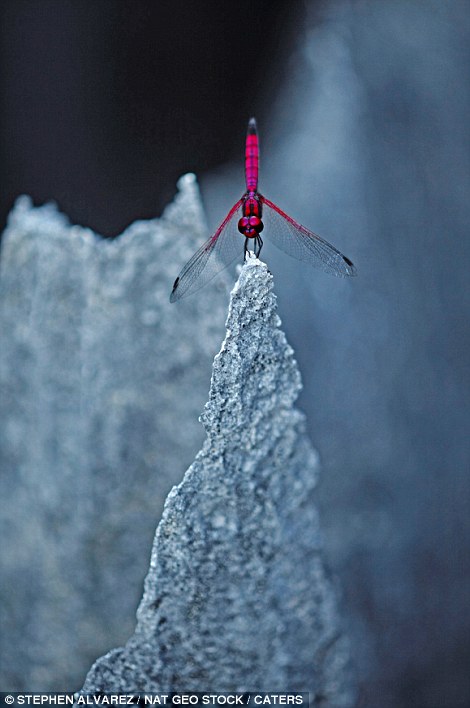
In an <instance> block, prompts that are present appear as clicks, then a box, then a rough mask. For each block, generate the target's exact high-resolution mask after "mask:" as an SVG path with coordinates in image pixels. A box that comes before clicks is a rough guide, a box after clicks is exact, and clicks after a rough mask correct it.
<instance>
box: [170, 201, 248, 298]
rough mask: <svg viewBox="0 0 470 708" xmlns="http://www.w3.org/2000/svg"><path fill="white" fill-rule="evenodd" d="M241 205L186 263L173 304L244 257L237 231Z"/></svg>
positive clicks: (241, 242) (239, 204)
mask: <svg viewBox="0 0 470 708" xmlns="http://www.w3.org/2000/svg"><path fill="white" fill-rule="evenodd" d="M241 205H242V199H239V200H238V202H237V203H236V204H234V205H233V207H232V208H231V209H230V211H229V213H228V214H227V216H226V217H225V219H224V220H223V222H222V223H221V224H220V226H219V228H218V229H217V231H216V232H215V234H214V235H213V236H211V237H210V238H209V239H208V240H207V241H206V242H205V243H203V245H202V246H201V248H200V249H199V250H198V251H196V253H195V254H194V256H193V257H192V258H191V259H190V260H189V261H188V262H187V263H186V265H185V266H184V268H183V270H182V271H181V273H180V274H179V276H178V277H177V278H176V280H175V282H174V285H173V290H172V292H171V295H170V302H176V300H180V299H181V298H183V297H187V296H188V295H192V293H194V292H196V291H197V290H200V289H201V288H203V287H204V285H206V284H207V283H208V282H209V281H210V280H212V278H214V277H215V276H216V275H217V273H220V271H221V270H223V269H224V268H227V266H229V265H230V263H232V262H233V261H234V260H235V258H236V257H237V256H241V255H242V254H243V241H242V240H241V237H240V233H239V232H238V228H237V226H238V217H239V214H238V210H239V209H240V207H241Z"/></svg>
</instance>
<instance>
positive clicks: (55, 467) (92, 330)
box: [0, 175, 243, 691]
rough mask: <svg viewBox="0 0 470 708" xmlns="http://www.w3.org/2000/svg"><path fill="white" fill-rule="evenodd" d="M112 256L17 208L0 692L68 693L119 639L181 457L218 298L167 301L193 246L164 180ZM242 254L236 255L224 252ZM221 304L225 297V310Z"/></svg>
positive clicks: (190, 183)
mask: <svg viewBox="0 0 470 708" xmlns="http://www.w3.org/2000/svg"><path fill="white" fill-rule="evenodd" d="M179 188H180V193H179V195H178V196H177V197H176V199H175V202H174V203H173V204H172V205H171V206H170V207H168V208H167V209H166V211H165V213H164V215H163V217H162V218H161V219H155V220H153V221H147V222H144V221H142V222H137V223H135V224H134V225H132V226H131V227H129V229H127V230H126V231H125V233H123V234H122V235H121V236H120V237H119V238H118V239H115V240H114V241H112V242H111V241H104V240H102V239H100V238H98V237H96V236H95V235H94V234H93V233H92V232H91V231H90V230H88V229H83V228H80V227H77V226H71V225H70V224H69V223H68V221H67V219H66V218H65V217H64V216H63V215H61V214H60V213H59V212H58V211H57V209H56V208H55V207H54V206H53V205H48V206H44V207H40V208H33V207H32V205H31V202H30V200H29V199H27V198H24V197H23V198H21V199H20V200H18V202H17V204H16V206H15V208H14V210H13V211H12V213H11V215H10V218H9V223H8V228H7V230H6V232H5V234H4V240H3V245H2V252H1V264H0V267H1V276H0V332H1V335H0V336H1V346H0V386H1V390H2V395H1V397H0V469H1V499H2V505H1V512H0V517H1V518H0V523H1V529H2V538H3V545H2V553H1V557H0V564H1V568H0V571H1V572H0V578H1V580H0V582H1V586H0V587H1V598H2V601H1V626H2V633H1V637H2V638H1V642H2V660H1V666H2V669H1V685H2V686H3V687H4V689H5V690H6V689H9V690H42V691H44V690H54V689H55V690H63V689H64V688H65V687H67V688H68V689H69V690H70V689H73V688H78V687H79V686H80V684H81V682H82V681H83V676H84V675H85V672H86V671H87V669H88V668H89V666H90V663H91V662H92V661H93V660H94V659H95V658H96V656H98V655H99V654H101V653H103V652H104V651H107V650H108V649H109V648H110V647H112V646H116V644H118V643H122V642H124V641H126V639H127V638H128V637H129V635H130V634H131V632H132V630H133V627H134V622H133V618H134V616H135V611H136V608H137V604H138V600H139V598H140V597H141V594H142V584H143V580H144V577H145V572H146V570H147V561H148V559H147V557H146V551H145V549H146V548H149V547H150V544H151V540H152V537H153V534H154V530H155V521H156V519H158V517H159V514H160V512H161V509H162V507H163V501H164V499H165V497H166V495H167V493H168V491H169V489H170V488H171V486H172V485H173V484H175V483H176V482H177V481H179V480H180V479H181V478H182V475H183V473H184V471H185V469H186V468H187V466H188V465H189V463H190V462H191V460H193V459H194V455H195V453H196V452H197V450H198V449H199V447H200V445H201V443H202V439H203V431H202V430H201V426H200V425H199V423H198V421H197V418H198V415H199V414H200V411H201V408H202V406H203V405H204V401H205V400H206V398H207V388H208V380H209V376H210V367H211V362H212V359H213V357H214V354H215V353H216V351H217V348H218V346H219V343H220V339H221V337H222V333H223V323H224V319H225V314H226V302H227V300H228V289H227V279H225V280H224V277H223V276H221V277H219V278H218V279H217V282H215V283H213V284H211V285H209V286H208V287H207V288H206V289H205V290H204V291H202V292H201V293H200V294H199V296H198V297H197V298H190V299H189V300H187V301H185V302H183V303H181V304H179V305H178V308H177V309H176V308H175V306H174V305H170V303H169V301H168V297H169V293H170V290H171V285H172V282H173V280H174V278H175V277H176V275H177V273H178V272H179V270H180V268H181V266H182V265H183V264H184V263H185V262H186V261H187V259H188V258H189V257H190V255H191V254H192V252H193V251H194V250H196V247H197V246H198V245H199V244H200V243H201V242H202V241H203V239H204V238H206V237H207V234H206V229H205V224H204V219H203V214H202V209H201V204H200V198H199V194H198V189H197V185H196V182H195V179H194V177H193V176H192V175H187V176H186V177H184V178H182V180H181V181H180V183H179ZM242 251H243V248H242V247H241V254H242ZM225 293H226V296H225Z"/></svg>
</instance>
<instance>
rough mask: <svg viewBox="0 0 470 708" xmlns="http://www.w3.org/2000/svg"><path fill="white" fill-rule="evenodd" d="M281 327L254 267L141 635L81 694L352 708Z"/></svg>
mask: <svg viewBox="0 0 470 708" xmlns="http://www.w3.org/2000/svg"><path fill="white" fill-rule="evenodd" d="M279 325H280V320H279V317H278V315H277V313H276V298H275V295H274V294H273V292H272V276H271V274H270V273H269V271H268V270H267V268H266V266H265V265H264V264H263V263H261V262H260V261H259V260H257V259H255V258H254V257H251V258H250V259H249V260H248V261H247V262H246V263H245V266H244V267H243V269H242V272H241V275H240V278H239V280H238V283H237V284H236V286H235V288H234V290H233V292H232V297H231V303H230V310H229V315H228V320H227V334H226V337H225V341H224V343H223V345H222V348H221V351H220V353H219V354H218V355H217V356H216V358H215V361H214V366H213V372H212V382H211V389H210V394H209V402H208V403H207V404H206V407H205V411H204V414H203V416H202V419H201V420H202V422H203V425H204V428H205V430H206V434H207V437H206V440H205V442H204V445H203V447H202V449H201V451H200V452H199V454H198V455H197V457H196V459H195V461H194V463H193V464H192V465H191V467H190V468H189V469H188V471H187V473H186V475H185V477H184V479H183V481H182V482H181V484H180V485H179V486H177V487H174V488H173V490H172V491H171V492H170V494H169V496H168V498H167V501H166V503H165V508H164V512H163V516H162V520H161V522H160V524H159V526H158V529H157V533H156V537H155V541H154V546H153V551H152V557H151V563H150V570H149V573H148V576H147V579H146V582H145V593H144V597H143V600H142V603H141V605H140V608H139V611H138V623H137V628H136V632H135V634H134V636H133V637H132V638H131V639H130V640H129V642H128V643H127V645H126V646H125V647H123V648H120V649H116V650H114V651H112V652H110V653H109V654H108V655H107V656H105V657H102V658H101V659H99V660H98V661H97V663H96V664H95V665H94V666H93V667H92V669H91V671H90V673H89V674H88V677H87V680H86V682H85V685H84V687H83V691H84V692H86V693H90V692H96V691H104V692H118V691H119V692H126V693H129V692H132V691H147V692H151V691H155V692H159V691H160V692H161V691H165V692H168V691H181V690H191V691H198V690H199V691H203V690H240V691H242V690H250V689H253V688H256V689H258V690H288V689H291V690H309V691H310V692H311V693H312V694H314V696H315V698H316V700H317V701H318V702H319V703H320V702H321V705H325V706H350V705H352V704H353V702H354V701H353V689H352V681H351V674H350V670H349V662H348V649H347V645H346V642H345V639H344V637H343V635H342V633H341V631H340V629H339V621H338V616H337V610H336V602H335V592H334V588H333V585H332V582H331V580H330V579H329V577H328V574H327V572H326V571H325V567H324V564H323V560H322V550H321V540H320V531H319V523H318V516H317V511H316V507H315V501H314V496H313V491H314V487H315V483H316V479H317V474H318V460H317V454H316V452H315V451H314V450H313V448H312V446H311V444H310V442H309V440H308V438H307V437H306V435H305V420H304V416H303V414H302V413H300V412H299V411H298V410H297V409H296V408H295V407H294V402H295V400H296V398H297V396H298V393H299V391H300V388H301V382H300V374H299V371H298V368H297V364H296V362H295V360H294V356H293V350H292V349H291V347H290V346H289V345H288V344H287V341H286V338H285V335H284V333H283V332H282V331H281V330H280V329H279ZM122 582H123V580H122V579H118V580H117V583H118V585H121V584H122Z"/></svg>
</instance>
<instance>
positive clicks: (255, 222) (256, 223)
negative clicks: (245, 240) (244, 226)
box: [250, 216, 264, 233]
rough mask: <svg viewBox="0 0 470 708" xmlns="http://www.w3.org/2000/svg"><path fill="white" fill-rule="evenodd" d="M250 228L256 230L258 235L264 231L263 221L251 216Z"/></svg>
mask: <svg viewBox="0 0 470 708" xmlns="http://www.w3.org/2000/svg"><path fill="white" fill-rule="evenodd" d="M250 226H251V228H253V229H255V230H256V231H257V232H258V233H260V231H262V230H263V229H264V224H263V222H262V221H261V219H260V218H259V217H257V216H250Z"/></svg>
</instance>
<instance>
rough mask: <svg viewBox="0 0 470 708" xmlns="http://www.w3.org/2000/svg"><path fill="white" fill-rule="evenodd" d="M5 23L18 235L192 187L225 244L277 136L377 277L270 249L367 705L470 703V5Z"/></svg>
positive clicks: (283, 184)
mask: <svg viewBox="0 0 470 708" xmlns="http://www.w3.org/2000/svg"><path fill="white" fill-rule="evenodd" d="M0 19H1V22H0V32H1V46H0V52H1V61H0V65H1V111H0V120H1V130H0V158H1V170H2V174H1V177H2V180H1V184H2V189H1V192H0V211H1V215H0V218H1V222H2V228H3V226H4V224H5V223H6V218H7V214H8V212H9V210H10V209H11V208H12V206H13V203H14V200H15V199H16V197H17V196H18V195H20V194H24V193H26V194H29V195H31V197H32V198H33V200H34V202H35V203H36V204H42V203H43V202H45V201H48V200H51V199H53V200H55V201H57V202H58V204H59V207H60V209H61V210H62V211H63V212H64V213H65V214H66V215H67V216H68V217H69V218H70V219H71V221H72V222H73V223H76V224H81V225H84V226H88V227H90V228H92V229H93V230H94V231H96V232H97V233H99V234H101V235H102V236H105V237H116V236H118V235H119V234H120V233H121V232H122V231H123V230H124V229H125V227H126V226H127V225H128V224H130V223H132V222H133V221H135V220H140V219H149V218H154V217H155V216H158V215H159V214H160V213H161V211H162V209H163V208H164V206H165V205H166V204H167V203H168V202H169V201H170V200H171V199H172V197H173V195H174V193H175V184H176V181H177V179H178V177H179V176H180V175H181V174H183V173H185V172H188V171H193V172H195V173H196V174H197V176H198V179H199V180H200V183H201V187H202V193H203V198H204V203H205V207H206V211H207V217H208V222H209V225H210V227H214V228H215V226H216V225H217V223H218V222H219V221H220V220H221V219H222V218H223V217H224V216H225V213H226V212H227V211H228V209H229V208H230V207H231V205H232V203H233V202H235V201H236V199H238V197H239V196H240V194H241V192H242V191H243V188H244V184H243V146H244V134H245V129H246V121H247V119H248V118H249V117H250V115H256V117H257V119H258V126H259V130H260V138H261V151H262V152H261V181H260V190H261V192H262V193H265V194H266V196H268V197H269V198H271V199H272V200H273V201H275V202H277V203H278V204H279V205H280V206H281V208H283V209H284V210H286V211H287V212H288V213H290V214H291V215H292V216H293V217H294V218H297V219H299V220H300V221H302V222H303V223H305V224H306V225H307V226H309V227H310V228H312V229H314V230H315V231H317V232H318V233H320V234H321V235H323V236H324V237H325V238H327V239H328V240H329V241H331V242H332V243H334V244H335V245H336V246H337V247H339V248H340V249H341V250H342V251H343V252H344V253H345V254H346V255H347V256H349V257H350V258H351V259H352V260H353V261H354V262H355V264H356V265H357V268H358V271H359V276H358V278H357V279H355V280H354V281H353V282H346V281H338V280H336V279H333V278H331V277H329V276H327V275H325V274H323V273H321V272H317V271H314V272H313V271H311V270H309V269H308V267H307V266H305V267H304V266H303V265H302V264H299V263H297V262H292V261H290V260H289V259H288V258H286V257H284V256H283V254H281V253H279V252H276V251H275V249H274V248H273V249H271V248H270V246H269V234H266V239H265V244H266V245H265V248H264V250H263V258H264V259H265V260H266V261H267V262H268V263H269V266H270V269H271V270H272V272H273V273H274V276H275V283H276V290H277V293H278V296H279V310H280V314H281V317H282V320H283V326H284V328H285V330H286V332H287V335H288V338H289V340H290V342H291V344H292V345H293V347H294V349H295V351H296V355H297V358H298V361H299V365H300V369H301V372H302V376H303V381H304V391H303V393H302V397H301V400H300V406H301V407H302V409H303V410H304V411H305V412H306V414H307V417H308V426H309V432H310V435H311V438H312V441H313V443H314V445H315V446H316V447H317V448H318V450H319V452H320V455H321V459H322V467H323V474H322V481H321V484H320V487H319V503H320V507H321V513H322V520H323V527H324V536H325V545H326V549H327V552H328V560H329V563H330V566H331V567H332V569H333V571H334V572H335V574H336V576H337V577H338V580H339V585H340V586H341V589H342V593H343V599H342V602H343V606H342V610H343V615H344V618H345V624H346V626H347V628H348V632H349V635H350V638H351V643H352V647H353V654H354V657H355V662H356V665H357V666H356V670H357V673H358V677H359V683H360V705H362V706H370V707H371V708H376V707H377V706H381V707H384V706H395V707H401V706H403V707H404V708H405V707H408V706H418V707H420V708H447V707H448V708H454V707H455V708H457V707H458V706H467V705H469V704H470V681H469V673H468V667H469V665H470V664H469V660H470V646H469V644H470V613H469V604H470V568H469V553H468V546H469V541H470V513H469V511H470V482H469V459H470V454H469V453H470V449H469V448H470V435H469V429H470V427H469V424H470V416H469V405H468V401H469V394H470V391H469V370H468V354H469V344H470V328H469V327H468V314H469V304H470V303H469V300H470V289H469V287H468V272H469V265H470V264H469V262H468V261H469V256H470V246H469V239H468V228H466V227H467V226H468V222H469V218H468V217H469V198H468V194H469V186H470V184H469V182H470V169H469V168H470V164H469V162H470V152H469V149H468V148H469V145H468V116H469V108H470V91H469V82H468V78H469V77H468V73H469V71H468V68H469V54H470V42H469V39H470V38H469V25H470V9H469V5H468V3H467V2H463V1H460V0H454V2H452V3H450V2H449V3H442V2H439V1H438V0H427V1H426V2H424V1H423V0H406V2H405V1H403V2H401V1H400V2H396V1H392V0H383V1H381V2H374V1H373V0H357V2H346V1H342V0H334V1H333V0H330V1H327V0H324V1H322V2H315V1H314V0H311V2H300V1H299V2H296V1H295V0H284V1H281V0H277V1H276V2H272V1H271V2H265V1H264V0H259V1H258V2H255V3H254V2H244V1H243V0H240V1H239V2H237V3H234V2H231V3H221V2H216V1H215V0H214V1H213V0H207V1H206V2H204V3H196V2H181V1H179V0H173V1H172V2H165V1H161V2H151V1H150V0H133V1H132V2H131V0H97V1H95V2H88V1H87V0H83V1H81V2H74V1H73V0H4V1H3V3H2V4H1V5H0ZM214 353H215V352H214ZM197 449H198V448H197V445H195V449H194V453H196V452H197ZM183 471H184V470H182V471H181V472H183ZM173 481H174V482H177V481H178V477H177V478H175V479H174V480H173ZM18 621H19V622H20V623H21V621H22V620H21V617H20V618H19V619H18ZM125 638H126V637H123V641H124V640H125ZM109 648H112V647H109ZM4 651H5V652H8V648H6V647H5V650H4ZM85 670H86V669H85ZM77 687H78V686H77ZM77 687H76V686H73V687H70V688H69V687H66V688H68V690H71V688H77ZM2 688H4V689H5V690H6V689H11V690H13V689H14V688H15V687H14V686H11V685H8V686H5V687H2ZM30 688H31V686H30Z"/></svg>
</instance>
